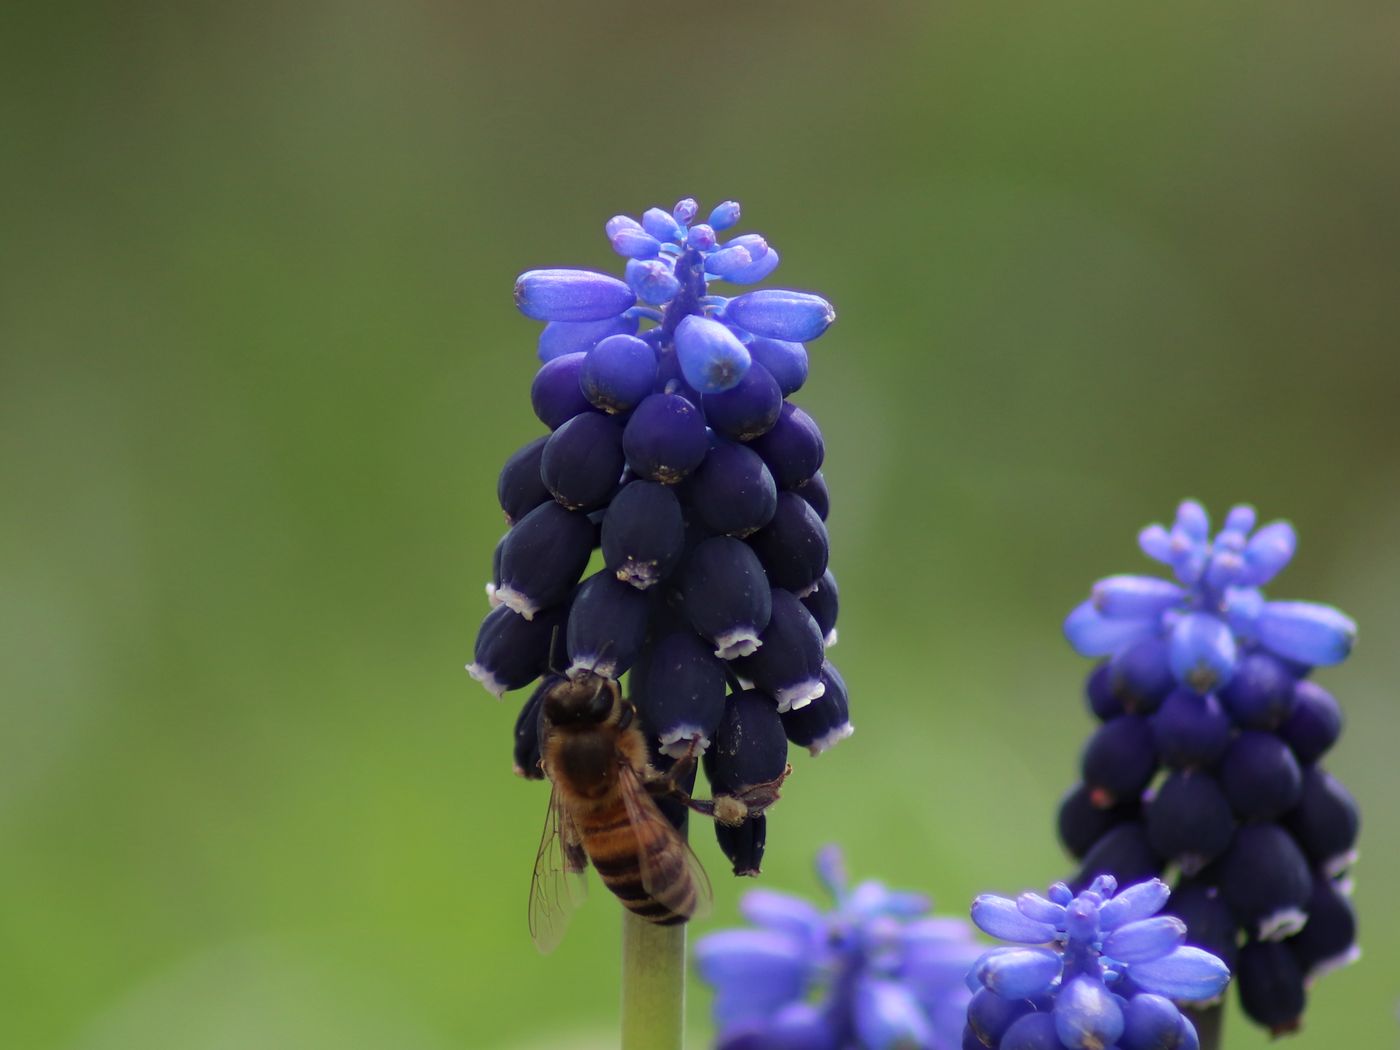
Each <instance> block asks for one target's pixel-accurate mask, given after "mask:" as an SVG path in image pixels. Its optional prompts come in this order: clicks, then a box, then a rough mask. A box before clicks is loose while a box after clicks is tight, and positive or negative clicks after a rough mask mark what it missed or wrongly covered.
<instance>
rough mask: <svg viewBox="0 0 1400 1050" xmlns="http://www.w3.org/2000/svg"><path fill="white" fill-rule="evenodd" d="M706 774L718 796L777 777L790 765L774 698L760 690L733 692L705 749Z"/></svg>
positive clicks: (743, 789)
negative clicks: (709, 743)
mask: <svg viewBox="0 0 1400 1050" xmlns="http://www.w3.org/2000/svg"><path fill="white" fill-rule="evenodd" d="M704 763H705V776H706V777H707V778H708V779H709V781H710V786H711V787H712V788H713V789H714V791H715V793H716V794H719V795H738V794H740V793H742V792H743V791H745V790H747V789H748V788H751V787H754V786H755V785H758V784H766V783H768V782H769V781H772V780H777V779H778V778H779V777H781V776H782V775H783V770H784V769H786V768H787V735H786V734H785V733H784V732H783V720H782V719H781V718H780V717H779V716H778V708H777V706H776V705H775V704H774V703H773V698H772V697H771V696H769V695H768V694H766V693H764V692H763V691H762V690H759V689H745V690H743V691H742V692H739V693H734V694H733V695H731V696H730V697H729V698H728V700H727V701H726V703H725V705H724V715H723V717H722V718H721V719H720V721H719V725H718V726H717V727H716V729H715V735H714V739H713V742H712V743H711V745H710V747H709V749H708V750H707V751H706V752H705V758H704Z"/></svg>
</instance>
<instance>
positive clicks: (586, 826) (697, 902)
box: [530, 672, 711, 952]
mask: <svg viewBox="0 0 1400 1050" xmlns="http://www.w3.org/2000/svg"><path fill="white" fill-rule="evenodd" d="M541 713H542V715H543V719H542V721H541V726H540V733H541V741H540V743H541V748H540V754H541V757H540V765H541V767H542V768H543V770H544V773H545V775H546V776H547V777H548V778H549V780H550V782H551V784H552V785H553V788H552V791H551V795H550V800H549V811H548V812H547V813H546V815H545V826H544V836H543V838H542V839H541V841H540V849H539V854H538V855H537V856H536V858H535V871H534V877H533V878H532V880H531V883H530V936H531V937H533V938H534V941H535V944H536V946H537V947H538V948H539V949H540V951H542V952H549V951H553V949H554V948H555V946H557V945H558V943H559V941H560V939H561V938H562V937H563V936H564V929H565V927H566V926H567V925H568V921H569V918H570V917H571V916H572V915H573V913H574V911H575V909H577V907H578V906H579V904H581V903H582V901H583V898H584V892H585V890H584V887H585V883H584V878H583V872H584V868H586V867H587V864H588V862H589V861H592V862H593V867H594V868H595V869H596V870H597V872H598V875H599V877H600V878H601V879H602V880H603V884H604V885H605V886H607V888H608V889H609V890H611V891H612V892H613V893H614V894H615V895H616V896H617V898H618V899H619V900H620V901H621V902H622V905H623V907H625V908H627V909H628V910H629V911H631V912H633V913H634V914H636V915H639V916H641V917H642V918H644V919H646V920H647V921H648V922H654V923H657V924H660V925H672V924H674V923H679V922H685V921H686V920H688V919H692V918H695V917H696V916H697V915H700V914H702V913H704V912H705V911H706V910H708V908H709V905H710V902H711V890H710V882H709V879H708V878H707V877H706V875H705V871H704V869H703V868H702V867H701V866H700V861H699V860H698V859H697V858H696V856H695V854H694V853H693V852H692V851H691V849H690V847H689V845H687V844H686V841H685V839H684V838H683V837H682V836H681V834H680V832H678V831H677V830H676V829H675V827H674V826H672V824H671V822H670V821H668V820H667V819H666V817H665V816H664V815H663V814H662V812H661V810H660V809H659V808H658V807H657V804H656V801H655V800H654V799H653V798H652V795H653V794H672V795H675V796H676V797H678V798H680V799H681V801H683V802H685V803H686V804H687V805H689V806H691V807H692V808H696V809H701V810H702V811H704V808H703V807H705V806H706V805H707V804H706V803H703V802H700V801H698V800H693V799H690V798H689V797H688V796H687V795H686V794H685V792H683V791H681V790H680V789H679V788H678V787H677V786H676V783H675V777H674V776H669V777H662V776H659V775H658V774H657V773H656V772H655V771H654V770H653V769H652V768H651V765H650V763H649V762H648V758H647V745H646V739H645V737H643V735H642V733H641V731H640V730H639V729H638V728H637V727H636V726H634V725H633V721H634V719H635V717H636V711H635V708H633V706H632V705H631V704H630V703H628V702H627V701H625V700H624V699H623V698H622V691H621V689H620V687H619V686H618V684H617V682H616V681H614V680H613V679H611V678H606V677H604V676H602V675H599V674H595V673H592V672H586V673H584V674H583V675H581V676H580V677H578V678H576V679H573V680H570V679H563V680H561V681H559V682H558V683H557V684H555V685H554V686H552V687H551V688H550V689H549V690H548V691H547V692H546V693H545V694H544V696H543V698H542V712H541ZM693 761H694V760H693V757H692V758H690V759H689V764H691V765H693ZM683 768H684V767H683ZM673 773H674V771H673Z"/></svg>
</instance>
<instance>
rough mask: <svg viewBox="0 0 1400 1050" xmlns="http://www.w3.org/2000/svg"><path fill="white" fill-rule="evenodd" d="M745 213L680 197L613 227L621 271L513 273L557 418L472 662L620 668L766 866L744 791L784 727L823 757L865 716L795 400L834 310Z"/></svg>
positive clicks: (814, 454)
mask: <svg viewBox="0 0 1400 1050" xmlns="http://www.w3.org/2000/svg"><path fill="white" fill-rule="evenodd" d="M739 221H740V208H739V205H738V203H737V202H735V201H725V202H723V203H720V204H718V205H716V206H715V207H714V208H712V209H711V210H710V211H708V212H706V211H705V210H704V209H702V208H701V207H700V205H699V204H698V203H697V202H696V201H695V200H693V199H691V198H688V197H687V198H684V199H682V200H680V201H678V202H677V203H676V204H675V205H674V206H673V207H670V208H662V207H653V208H649V209H647V210H646V211H644V212H643V213H642V214H641V215H639V216H635V217H634V216H628V215H617V216H614V217H613V218H611V219H609V220H608V221H607V222H606V223H605V224H604V233H605V235H606V236H607V239H608V243H609V244H610V245H611V247H612V249H613V251H614V252H616V253H617V254H618V255H619V256H620V257H621V258H622V260H623V262H622V264H621V271H622V272H621V275H620V276H615V275H611V274H607V273H599V272H596V271H593V270H585V269H568V268H550V269H539V270H530V271H528V272H526V273H523V274H521V275H520V276H519V277H518V278H517V280H516V284H515V303H516V306H517V308H518V309H519V310H520V312H521V313H522V314H524V315H525V316H526V317H528V318H531V319H533V320H536V321H541V322H544V323H543V326H542V328H541V330H540V332H539V335H538V339H537V342H536V354H537V357H538V359H539V365H538V368H537V371H536V373H535V375H534V377H533V379H532V380H530V381H529V383H528V384H524V383H522V386H526V385H528V396H529V407H530V409H531V410H532V411H533V413H534V416H535V417H536V419H538V421H539V423H541V424H543V427H544V428H545V430H546V432H545V433H543V434H539V435H538V436H535V437H533V439H532V440H530V441H529V442H527V443H526V444H524V445H521V446H520V447H519V448H518V449H517V450H516V451H515V452H514V453H513V454H511V455H510V456H509V458H508V459H507V460H506V462H505V467H504V468H503V469H502V471H501V475H500V478H499V481H498V484H497V493H496V495H497V499H498V501H499V503H500V506H501V509H502V511H503V512H504V515H505V519H506V524H507V525H508V526H510V529H509V531H508V532H507V533H506V534H505V536H504V537H503V538H502V540H501V542H500V543H499V544H498V546H497V550H496V552H495V555H494V558H493V562H494V564H493V568H492V572H491V578H490V581H489V582H488V584H487V588H486V591H487V595H488V598H489V599H490V601H491V603H492V605H493V610H492V611H491V613H490V615H489V616H487V618H486V619H485V621H484V622H483V623H482V626H481V629H480V633H479V637H478V639H477V644H476V651H475V658H474V660H473V662H472V664H471V665H470V666H469V667H468V670H469V671H470V672H471V674H472V675H473V676H474V677H476V678H477V679H478V680H480V681H481V682H482V684H483V685H484V686H485V687H486V688H487V689H488V690H489V691H490V692H492V693H494V694H495V695H497V696H500V695H502V694H504V693H505V692H508V691H511V690H516V689H523V688H525V687H527V686H529V685H531V684H532V683H533V682H535V680H536V679H539V678H540V677H541V676H547V677H546V678H545V681H553V680H556V679H555V678H554V677H553V676H566V677H569V678H578V677H580V676H583V675H588V674H597V675H601V676H603V677H607V678H611V679H613V680H621V681H622V683H623V686H624V692H625V695H626V697H627V698H628V700H629V701H630V702H631V703H632V705H634V707H635V709H636V715H637V721H638V724H639V726H640V728H641V729H642V730H643V732H644V734H645V735H646V737H647V742H648V745H649V747H650V749H651V756H652V760H653V762H654V763H655V764H656V765H657V767H658V768H664V767H665V766H666V764H667V763H669V762H672V761H675V760H679V759H682V758H685V757H686V756H687V755H689V756H692V757H695V758H698V759H700V760H701V761H700V764H701V766H702V768H704V769H705V771H706V775H707V776H708V778H709V780H710V786H711V789H712V794H713V795H714V796H715V799H716V811H715V812H716V815H717V816H716V821H715V833H716V836H717V838H718V841H719V843H720V846H721V848H722V849H723V851H724V852H725V854H726V855H727V856H728V857H729V859H730V860H731V861H732V863H733V866H734V870H735V872H736V874H750V875H751V874H757V873H758V871H759V867H760V864H761V861H762V858H763V851H764V846H765V843H766V841H767V820H766V815H765V814H764V813H763V809H764V808H766V807H765V806H759V807H758V808H756V809H755V810H754V811H753V812H752V813H751V814H750V813H749V812H748V810H747V809H746V806H745V803H744V800H745V799H753V798H757V797H758V796H757V795H755V794H754V793H753V791H752V790H751V789H756V788H758V787H759V786H761V785H764V784H767V783H768V782H770V781H772V782H775V783H777V782H781V780H782V778H783V776H785V775H786V770H787V752H788V747H789V743H790V742H791V743H794V744H796V745H797V746H798V747H801V748H805V749H807V750H808V751H810V752H811V753H812V754H813V755H817V754H821V753H822V752H824V751H826V750H828V749H829V748H831V747H832V746H834V745H835V744H837V743H839V742H840V741H841V740H844V739H845V738H846V737H848V736H849V735H850V734H851V731H852V730H851V723H850V712H849V706H848V694H847V690H846V684H845V681H844V679H842V677H841V675H840V673H839V672H838V671H837V670H836V668H835V667H833V666H832V665H831V664H830V663H828V662H827V661H826V653H825V649H826V646H827V645H828V644H830V643H832V642H834V641H835V639H836V617H837V611H838V602H837V594H836V582H835V577H834V576H833V575H832V573H831V571H830V568H829V566H828V560H829V536H828V532H827V527H826V518H827V514H828V512H829V509H830V497H829V493H828V490H827V485H826V481H825V479H824V478H823V477H822V476H821V475H820V474H818V470H819V468H820V467H821V465H822V459H823V455H824V448H825V446H824V443H823V439H822V435H821V431H820V429H819V428H818V427H817V424H816V421H815V420H814V419H813V418H812V417H811V416H810V415H809V414H808V413H806V412H804V411H802V409H800V408H798V407H797V406H796V405H794V404H792V403H791V402H789V401H788V400H787V398H788V397H789V396H790V395H792V394H794V393H796V392H797V391H798V390H799V389H801V388H802V387H803V386H804V384H806V383H807V381H808V378H809V371H810V365H811V361H810V358H809V354H808V347H807V345H806V344H808V343H810V342H811V341H813V340H815V339H817V338H819V337H820V336H821V335H822V334H823V333H824V332H825V331H826V329H827V328H828V327H829V326H830V325H831V323H832V321H833V320H835V317H836V313H835V310H834V309H833V308H832V306H831V304H830V303H829V302H827V301H826V300H825V299H823V298H822V297H821V296H818V295H814V294H812V293H811V292H806V291H793V290H790V289H782V288H760V289H749V288H747V287H746V286H750V285H755V284H757V283H759V282H761V281H764V280H765V279H767V278H768V277H769V276H771V275H772V274H773V272H774V270H775V269H776V268H777V266H778V263H779V257H778V252H777V250H776V249H775V248H774V247H773V245H772V244H770V243H769V241H768V240H767V238H765V237H763V236H761V235H759V234H756V233H749V232H742V231H741V230H739V229H737V227H738V225H739ZM522 378H523V377H522ZM522 415H523V414H522ZM507 451H509V450H508V449H503V450H502V452H503V453H505V452H507ZM538 697H539V690H538V689H537V690H536V691H535V692H534V693H533V694H532V698H531V700H529V701H526V703H525V706H524V708H523V709H522V710H521V712H520V715H519V717H518V719H517V724H516V728H515V733H514V736H513V741H512V764H513V766H514V768H515V769H516V771H517V772H518V773H520V774H521V775H522V776H524V777H526V778H536V777H538V776H540V775H541V773H540V769H539V749H540V740H539V725H538V707H539V699H538Z"/></svg>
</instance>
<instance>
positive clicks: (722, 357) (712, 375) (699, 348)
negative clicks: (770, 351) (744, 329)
mask: <svg viewBox="0 0 1400 1050" xmlns="http://www.w3.org/2000/svg"><path fill="white" fill-rule="evenodd" d="M676 356H677V357H678V358H679V359H680V364H681V374H682V375H683V376H685V381H686V382H687V383H689V384H690V385H691V386H692V387H694V388H695V389H696V390H698V391H699V392H700V393H702V394H715V393H719V392H720V391H722V390H728V389H730V388H731V387H733V386H736V385H737V384H738V382H739V380H741V379H743V378H744V373H745V372H747V371H748V370H749V364H750V358H749V352H748V350H747V349H746V348H745V346H744V344H743V343H741V342H739V340H738V339H737V338H735V336H734V333H733V332H731V331H730V330H729V329H728V328H726V327H725V326H724V325H722V324H720V323H719V322H718V321H713V320H711V319H710V318H708V317H701V316H699V315H698V314H690V315H689V316H687V317H686V318H684V319H683V320H682V321H681V323H680V324H679V325H677V326H676Z"/></svg>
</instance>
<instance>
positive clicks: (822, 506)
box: [792, 470, 831, 521]
mask: <svg viewBox="0 0 1400 1050" xmlns="http://www.w3.org/2000/svg"><path fill="white" fill-rule="evenodd" d="M792 491H793V492H796V493H797V494H798V495H799V496H801V497H802V498H803V499H805V500H806V501H807V502H808V503H810V504H811V505H812V509H813V510H814V511H816V512H817V517H819V518H821V519H822V521H826V519H827V517H828V516H829V515H830V514H831V494H830V493H829V492H827V490H826V478H824V477H822V472H821V471H820V470H819V471H817V472H816V473H815V474H813V475H812V476H811V477H810V478H808V479H807V480H806V481H804V482H803V483H802V484H801V485H798V486H797V488H795V489H793V490H792Z"/></svg>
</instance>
